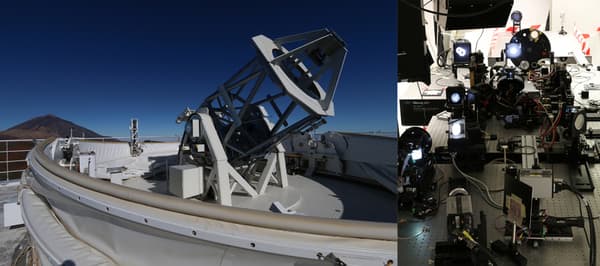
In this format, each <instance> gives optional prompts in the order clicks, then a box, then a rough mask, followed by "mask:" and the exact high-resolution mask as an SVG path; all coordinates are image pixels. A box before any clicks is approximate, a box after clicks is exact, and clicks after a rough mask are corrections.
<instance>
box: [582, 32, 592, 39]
mask: <svg viewBox="0 0 600 266" xmlns="http://www.w3.org/2000/svg"><path fill="white" fill-rule="evenodd" d="M581 36H583V38H585V39H587V38H589V37H590V35H589V34H587V33H584V34H581Z"/></svg>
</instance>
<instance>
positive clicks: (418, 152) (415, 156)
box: [410, 148, 423, 161]
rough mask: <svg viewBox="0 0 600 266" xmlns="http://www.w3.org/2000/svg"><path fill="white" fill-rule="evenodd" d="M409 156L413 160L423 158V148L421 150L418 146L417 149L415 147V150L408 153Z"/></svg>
mask: <svg viewBox="0 0 600 266" xmlns="http://www.w3.org/2000/svg"><path fill="white" fill-rule="evenodd" d="M410 157H411V158H412V159H413V160H414V161H416V160H421V159H423V150H421V148H418V149H416V150H413V151H412V152H411V153H410Z"/></svg>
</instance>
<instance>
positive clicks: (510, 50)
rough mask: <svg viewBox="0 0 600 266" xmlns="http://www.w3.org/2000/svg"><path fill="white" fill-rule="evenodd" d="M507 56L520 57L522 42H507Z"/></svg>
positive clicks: (511, 57)
mask: <svg viewBox="0 0 600 266" xmlns="http://www.w3.org/2000/svg"><path fill="white" fill-rule="evenodd" d="M505 52H506V57H507V58H510V59H514V58H519V57H520V56H521V44H520V43H507V44H506V49H505Z"/></svg>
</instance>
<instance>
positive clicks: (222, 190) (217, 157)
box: [198, 110, 258, 206]
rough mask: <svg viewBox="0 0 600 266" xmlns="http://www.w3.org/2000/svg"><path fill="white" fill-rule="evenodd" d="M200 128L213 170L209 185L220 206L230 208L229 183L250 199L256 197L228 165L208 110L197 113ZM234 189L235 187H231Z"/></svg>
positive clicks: (253, 191)
mask: <svg viewBox="0 0 600 266" xmlns="http://www.w3.org/2000/svg"><path fill="white" fill-rule="evenodd" d="M198 115H199V117H200V119H199V120H200V123H201V125H202V126H201V127H202V132H203V133H204V134H203V135H202V138H204V140H206V143H207V144H208V147H209V150H210V154H211V156H212V158H213V160H214V161H213V169H212V170H211V172H210V174H209V180H208V182H209V184H208V186H207V187H210V186H212V187H213V188H214V189H215V190H216V195H217V201H218V202H219V203H220V204H221V205H226V206H231V194H232V193H233V190H232V184H231V181H233V182H234V183H237V185H239V186H240V187H242V189H243V190H244V191H246V193H248V195H250V196H251V197H256V196H258V193H257V192H256V190H255V189H254V188H253V187H252V186H251V185H250V184H249V183H248V181H246V179H244V178H243V177H242V175H240V174H239V173H238V172H237V171H236V170H235V169H234V168H233V166H231V164H229V161H228V159H227V155H226V154H225V150H224V149H223V145H222V144H221V140H220V139H219V135H218V134H217V130H216V129H215V127H214V124H213V121H212V118H211V117H210V115H208V110H201V111H200V112H198ZM233 187H234V188H235V186H233Z"/></svg>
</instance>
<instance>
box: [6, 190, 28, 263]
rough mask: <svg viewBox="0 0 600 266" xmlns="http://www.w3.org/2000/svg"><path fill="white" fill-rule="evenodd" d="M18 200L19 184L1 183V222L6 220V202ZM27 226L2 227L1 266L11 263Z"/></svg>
mask: <svg viewBox="0 0 600 266" xmlns="http://www.w3.org/2000/svg"><path fill="white" fill-rule="evenodd" d="M16 201H17V186H1V185H0V224H1V223H3V221H4V203H9V202H16ZM25 233H26V230H25V227H19V228H15V229H9V228H5V227H4V225H3V224H2V227H0V266H4V265H10V264H11V262H12V255H13V251H14V249H15V247H16V246H17V245H18V243H19V241H20V240H21V239H22V238H23V236H24V235H25Z"/></svg>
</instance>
